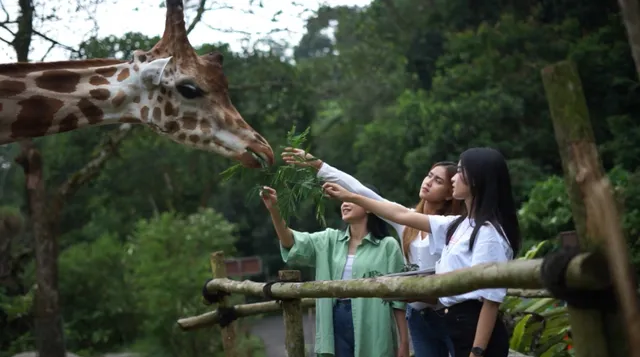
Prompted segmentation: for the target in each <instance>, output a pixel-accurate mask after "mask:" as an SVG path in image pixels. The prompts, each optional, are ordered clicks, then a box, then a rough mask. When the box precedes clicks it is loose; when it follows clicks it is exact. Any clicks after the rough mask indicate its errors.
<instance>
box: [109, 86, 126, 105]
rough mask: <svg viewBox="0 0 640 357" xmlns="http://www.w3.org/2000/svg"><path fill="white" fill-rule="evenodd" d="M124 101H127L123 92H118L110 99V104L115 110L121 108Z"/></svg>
mask: <svg viewBox="0 0 640 357" xmlns="http://www.w3.org/2000/svg"><path fill="white" fill-rule="evenodd" d="M125 99H127V95H126V94H125V93H124V91H123V90H119V91H118V93H116V95H115V96H113V98H112V99H111V104H113V106H114V107H115V108H117V107H119V106H121V105H122V103H124V100H125Z"/></svg>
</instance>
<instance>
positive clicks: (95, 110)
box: [78, 98, 104, 124]
mask: <svg viewBox="0 0 640 357" xmlns="http://www.w3.org/2000/svg"><path fill="white" fill-rule="evenodd" d="M78 108H80V111H81V112H82V114H84V116H85V117H86V118H87V121H89V123H91V124H96V123H99V122H101V121H102V118H103V117H104V112H103V111H102V109H100V108H99V107H98V106H96V105H95V104H93V103H91V101H90V100H89V99H87V98H82V99H80V101H79V102H78Z"/></svg>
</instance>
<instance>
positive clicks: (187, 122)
mask: <svg viewBox="0 0 640 357" xmlns="http://www.w3.org/2000/svg"><path fill="white" fill-rule="evenodd" d="M180 121H181V122H182V128H184V129H186V130H193V129H195V128H196V126H197V125H198V119H196V118H192V117H190V116H187V114H185V116H184V117H182V119H181V120H180Z"/></svg>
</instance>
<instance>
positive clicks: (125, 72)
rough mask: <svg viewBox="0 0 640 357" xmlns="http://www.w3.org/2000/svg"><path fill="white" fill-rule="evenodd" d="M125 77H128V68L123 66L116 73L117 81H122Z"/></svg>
mask: <svg viewBox="0 0 640 357" xmlns="http://www.w3.org/2000/svg"><path fill="white" fill-rule="evenodd" d="M127 78H129V68H125V69H123V70H122V71H120V74H118V82H122V81H124V80H125V79H127Z"/></svg>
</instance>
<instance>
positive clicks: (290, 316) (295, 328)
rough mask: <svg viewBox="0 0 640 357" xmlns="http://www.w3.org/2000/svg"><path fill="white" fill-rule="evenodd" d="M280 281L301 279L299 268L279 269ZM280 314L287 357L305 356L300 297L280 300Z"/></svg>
mask: <svg viewBox="0 0 640 357" xmlns="http://www.w3.org/2000/svg"><path fill="white" fill-rule="evenodd" d="M278 278H279V280H280V281H292V282H293V281H302V275H301V274H300V271H299V270H280V271H279V272H278ZM282 316H283V318H284V330H285V336H284V340H285V346H286V349H287V356H288V357H305V355H306V349H305V345H304V325H303V324H302V306H301V305H300V299H291V300H284V301H282Z"/></svg>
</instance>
